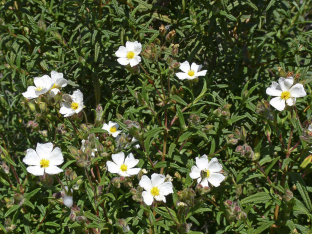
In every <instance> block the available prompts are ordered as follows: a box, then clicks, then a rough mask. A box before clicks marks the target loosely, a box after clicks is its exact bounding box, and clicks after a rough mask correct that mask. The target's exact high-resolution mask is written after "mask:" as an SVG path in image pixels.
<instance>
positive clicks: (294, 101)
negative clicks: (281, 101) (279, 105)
mask: <svg viewBox="0 0 312 234" xmlns="http://www.w3.org/2000/svg"><path fill="white" fill-rule="evenodd" d="M286 103H287V105H288V106H293V105H295V103H296V98H288V99H287V100H286Z"/></svg>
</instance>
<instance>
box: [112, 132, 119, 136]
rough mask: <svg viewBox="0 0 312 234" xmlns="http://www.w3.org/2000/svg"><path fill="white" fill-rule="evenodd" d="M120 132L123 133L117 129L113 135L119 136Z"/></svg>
mask: <svg viewBox="0 0 312 234" xmlns="http://www.w3.org/2000/svg"><path fill="white" fill-rule="evenodd" d="M119 133H121V131H116V132H114V133H112V136H113V137H117V136H118V134H119Z"/></svg>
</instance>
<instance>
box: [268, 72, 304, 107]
mask: <svg viewBox="0 0 312 234" xmlns="http://www.w3.org/2000/svg"><path fill="white" fill-rule="evenodd" d="M293 84H294V78H292V77H288V78H286V79H285V78H283V77H281V78H279V79H278V83H276V82H273V83H272V85H271V86H270V87H269V88H267V89H266V93H267V94H268V95H270V96H274V97H275V98H272V99H271V101H270V104H271V105H272V106H273V107H274V108H275V109H277V110H279V111H282V110H284V108H285V106H286V103H287V105H288V106H293V105H294V104H295V103H296V98H298V97H304V96H306V95H307V93H306V92H305V91H304V88H303V85H302V84H295V85H293Z"/></svg>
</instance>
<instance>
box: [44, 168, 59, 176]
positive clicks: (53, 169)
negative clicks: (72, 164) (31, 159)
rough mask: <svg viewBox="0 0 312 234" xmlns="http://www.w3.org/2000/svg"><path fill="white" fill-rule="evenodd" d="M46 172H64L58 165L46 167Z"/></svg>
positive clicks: (51, 173) (54, 173) (53, 173)
mask: <svg viewBox="0 0 312 234" xmlns="http://www.w3.org/2000/svg"><path fill="white" fill-rule="evenodd" d="M45 172H46V173H47V174H49V175H56V174H58V173H61V172H63V170H62V169H61V168H59V167H57V166H49V167H47V168H46V169H45Z"/></svg>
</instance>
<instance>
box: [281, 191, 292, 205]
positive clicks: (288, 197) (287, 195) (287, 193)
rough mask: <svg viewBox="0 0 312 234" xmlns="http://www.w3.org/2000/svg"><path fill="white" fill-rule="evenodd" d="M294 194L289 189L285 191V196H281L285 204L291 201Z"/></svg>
mask: <svg viewBox="0 0 312 234" xmlns="http://www.w3.org/2000/svg"><path fill="white" fill-rule="evenodd" d="M293 197H294V194H293V193H292V191H290V190H289V189H285V194H284V195H283V200H284V201H285V202H289V201H290V200H291V199H293Z"/></svg>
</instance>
